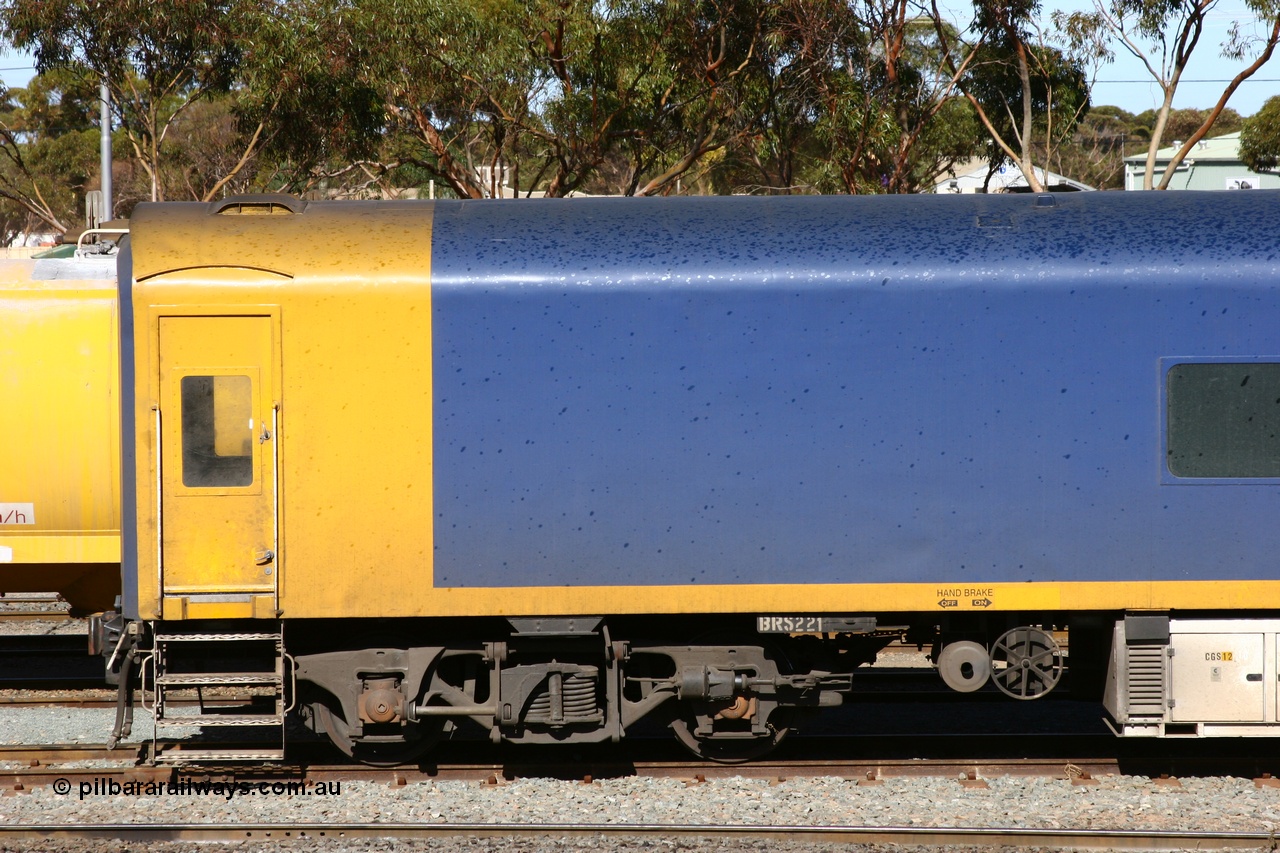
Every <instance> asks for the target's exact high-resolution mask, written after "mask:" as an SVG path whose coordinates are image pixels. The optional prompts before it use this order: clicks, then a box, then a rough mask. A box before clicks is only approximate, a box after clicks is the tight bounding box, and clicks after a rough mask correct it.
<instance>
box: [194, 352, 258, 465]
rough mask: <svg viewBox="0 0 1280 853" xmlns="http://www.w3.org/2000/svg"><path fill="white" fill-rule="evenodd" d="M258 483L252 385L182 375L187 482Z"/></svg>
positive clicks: (244, 381)
mask: <svg viewBox="0 0 1280 853" xmlns="http://www.w3.org/2000/svg"><path fill="white" fill-rule="evenodd" d="M252 484H253V383H252V382H250V381H249V377H248V376H184V377H182V485H184V486H193V487H202V486H205V487H207V486H222V487H225V486H249V485H252Z"/></svg>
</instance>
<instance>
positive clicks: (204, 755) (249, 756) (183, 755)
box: [156, 748, 284, 764]
mask: <svg viewBox="0 0 1280 853" xmlns="http://www.w3.org/2000/svg"><path fill="white" fill-rule="evenodd" d="M283 760H284V750H283V749H254V750H246V749H164V748H162V749H160V750H159V751H158V752H157V753H156V761H157V762H158V763H160V764H188V763H195V762H197V761H199V762H208V761H283Z"/></svg>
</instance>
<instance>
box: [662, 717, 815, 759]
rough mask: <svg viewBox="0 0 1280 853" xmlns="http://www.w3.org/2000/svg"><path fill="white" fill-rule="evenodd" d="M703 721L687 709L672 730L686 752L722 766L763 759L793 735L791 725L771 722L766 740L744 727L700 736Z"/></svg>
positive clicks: (673, 723)
mask: <svg viewBox="0 0 1280 853" xmlns="http://www.w3.org/2000/svg"><path fill="white" fill-rule="evenodd" d="M778 713H780V712H778ZM700 718H702V719H705V718H704V717H703V716H702V715H699V714H697V713H696V712H694V711H693V709H691V708H690V709H686V711H685V713H684V714H682V715H681V716H679V717H677V718H676V719H675V720H673V721H672V723H671V731H672V732H673V733H674V734H675V736H676V740H678V741H680V744H681V745H682V746H683V747H684V748H685V749H687V750H689V751H690V752H692V753H693V754H694V755H696V756H697V757H698V758H703V759H706V760H707V761H714V762H716V763H718V764H744V763H746V762H748V761H755V760H756V759H757V758H763V757H764V756H766V755H768V754H769V753H770V752H772V751H773V750H774V748H775V747H777V745H778V744H780V743H782V741H783V740H784V739H785V738H786V736H787V735H788V734H790V732H791V729H790V728H789V727H787V726H775V725H774V724H773V723H769V724H768V729H769V734H768V735H767V736H763V737H751V736H750V730H749V729H748V730H747V731H745V732H744V731H742V730H741V729H740V728H739V729H737V730H728V729H723V728H718V729H713V731H712V733H711V734H710V735H705V734H703V735H699V734H695V733H694V732H695V731H696V730H697V729H698V728H699V726H698V723H699V722H700V721H701V720H700ZM715 725H717V726H718V725H719V724H718V723H716V724H715ZM744 735H745V736H744Z"/></svg>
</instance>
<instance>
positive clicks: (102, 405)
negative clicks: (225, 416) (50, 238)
mask: <svg viewBox="0 0 1280 853" xmlns="http://www.w3.org/2000/svg"><path fill="white" fill-rule="evenodd" d="M105 245H106V244H105V242H104V244H103V247H104V248H105ZM118 336H119V330H118V328H117V310H116V259H115V257H113V256H112V257H108V256H106V255H98V256H89V257H76V258H40V259H21V260H0V370H3V373H0V595H2V594H6V593H13V592H56V593H59V594H60V595H61V596H62V597H63V598H64V599H66V600H67V602H68V603H69V604H70V605H71V607H72V609H73V610H74V611H75V612H78V613H93V612H97V611H103V610H107V609H108V608H110V607H112V606H113V603H114V602H115V599H116V597H117V596H118V595H119V594H120V383H119V377H120V372H119V363H118V359H117V357H116V353H117V350H118Z"/></svg>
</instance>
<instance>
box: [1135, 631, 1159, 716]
mask: <svg viewBox="0 0 1280 853" xmlns="http://www.w3.org/2000/svg"><path fill="white" fill-rule="evenodd" d="M1165 648H1166V647H1165V646H1129V647H1128V648H1127V653H1128V664H1129V716H1130V718H1132V717H1163V716H1164V700H1165V668H1164V662H1165Z"/></svg>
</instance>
